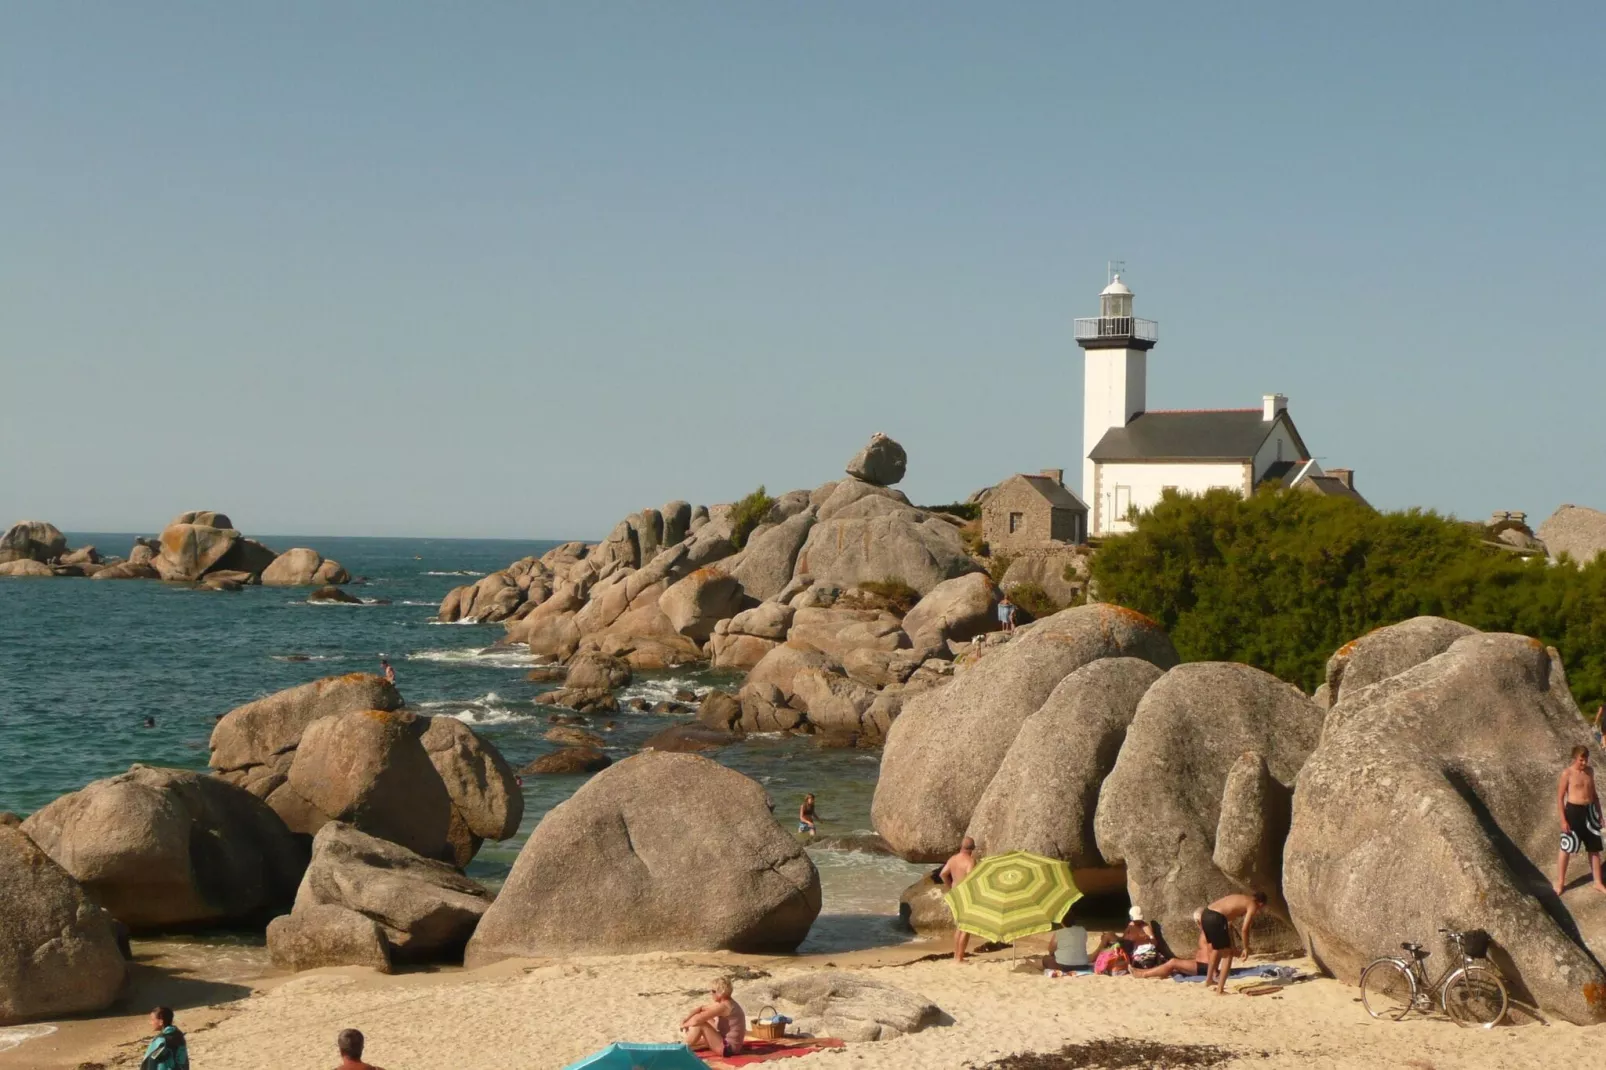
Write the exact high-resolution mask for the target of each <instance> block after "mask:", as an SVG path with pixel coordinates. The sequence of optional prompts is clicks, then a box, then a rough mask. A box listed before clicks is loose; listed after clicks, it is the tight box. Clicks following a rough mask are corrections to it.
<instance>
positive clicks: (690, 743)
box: [641, 724, 738, 754]
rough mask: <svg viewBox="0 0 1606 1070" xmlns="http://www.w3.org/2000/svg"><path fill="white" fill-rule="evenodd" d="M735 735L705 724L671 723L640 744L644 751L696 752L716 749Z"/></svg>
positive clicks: (733, 740) (735, 738) (730, 742)
mask: <svg viewBox="0 0 1606 1070" xmlns="http://www.w3.org/2000/svg"><path fill="white" fill-rule="evenodd" d="M737 738H738V737H737V736H735V735H733V734H732V733H730V732H723V731H720V730H719V729H717V728H712V727H710V726H709V725H707V724H672V725H670V726H669V727H668V728H664V729H660V730H659V731H657V732H654V733H653V734H652V735H651V736H648V737H647V740H646V742H644V743H643V744H642V745H641V749H642V750H644V751H663V752H665V753H670V754H697V753H699V752H702V751H710V750H718V749H719V748H721V747H726V746H729V745H730V744H732V743H735V742H736V740H737Z"/></svg>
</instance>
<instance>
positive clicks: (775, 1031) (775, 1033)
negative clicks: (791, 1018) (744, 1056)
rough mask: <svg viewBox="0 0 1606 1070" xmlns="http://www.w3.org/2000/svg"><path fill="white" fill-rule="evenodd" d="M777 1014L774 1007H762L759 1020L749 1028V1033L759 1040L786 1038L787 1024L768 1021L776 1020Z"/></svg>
mask: <svg viewBox="0 0 1606 1070" xmlns="http://www.w3.org/2000/svg"><path fill="white" fill-rule="evenodd" d="M777 1013H778V1012H777V1011H776V1010H775V1008H774V1007H770V1006H764V1007H760V1008H759V1011H758V1018H757V1019H756V1020H755V1021H753V1022H752V1023H751V1024H750V1025H749V1026H748V1027H747V1031H748V1032H749V1033H752V1034H753V1035H754V1036H755V1037H757V1038H758V1039H759V1040H780V1039H781V1038H782V1037H784V1036H786V1023H785V1022H776V1021H766V1019H772V1018H774V1017H775V1016H776V1014H777Z"/></svg>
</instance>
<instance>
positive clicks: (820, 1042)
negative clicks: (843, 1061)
mask: <svg viewBox="0 0 1606 1070" xmlns="http://www.w3.org/2000/svg"><path fill="white" fill-rule="evenodd" d="M840 1047H843V1043H842V1041H840V1040H838V1039H837V1038H836V1037H785V1038H783V1039H781V1040H749V1041H747V1042H746V1043H745V1044H743V1045H742V1053H741V1054H740V1055H730V1056H722V1055H710V1054H709V1053H708V1052H706V1051H700V1052H698V1053H697V1054H698V1055H700V1056H701V1057H702V1060H703V1062H705V1063H707V1064H708V1065H709V1066H711V1067H713V1068H714V1070H727V1068H731V1067H737V1066H752V1065H753V1064H754V1063H767V1062H769V1061H770V1060H771V1059H795V1058H797V1057H798V1056H800V1055H812V1054H814V1053H815V1052H817V1051H823V1050H825V1049H826V1048H840Z"/></svg>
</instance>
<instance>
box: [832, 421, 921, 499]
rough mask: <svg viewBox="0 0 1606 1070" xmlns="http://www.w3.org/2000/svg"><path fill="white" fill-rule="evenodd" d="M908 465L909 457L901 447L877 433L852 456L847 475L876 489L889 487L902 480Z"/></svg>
mask: <svg viewBox="0 0 1606 1070" xmlns="http://www.w3.org/2000/svg"><path fill="white" fill-rule="evenodd" d="M908 465H909V455H908V454H907V453H905V452H904V449H903V447H902V446H900V445H898V444H897V443H896V442H894V441H893V440H892V439H890V438H888V437H887V436H886V435H883V434H882V433H881V432H879V431H877V432H876V433H875V434H873V435H871V436H870V441H869V442H868V443H867V444H866V445H865V447H864V449H862V450H860V451H859V452H858V453H855V454H854V455H853V459H852V460H851V461H849V462H848V467H847V473H848V475H850V476H852V477H853V478H854V479H862V480H864V481H865V482H866V483H874V484H875V485H876V486H878V487H890V486H892V485H893V484H894V483H897V482H899V481H901V480H902V479H903V474H904V471H905V469H907V467H908Z"/></svg>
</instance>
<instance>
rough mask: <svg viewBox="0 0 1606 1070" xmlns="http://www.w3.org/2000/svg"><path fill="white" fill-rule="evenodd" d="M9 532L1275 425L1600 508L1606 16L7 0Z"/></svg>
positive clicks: (0, 116)
mask: <svg viewBox="0 0 1606 1070" xmlns="http://www.w3.org/2000/svg"><path fill="white" fill-rule="evenodd" d="M5 22H6V29H5V32H4V34H0V451H3V460H0V526H3V525H4V524H6V523H10V522H11V521H12V520H20V519H24V518H28V519H43V520H49V521H52V522H54V523H56V524H57V525H58V526H59V527H61V528H63V529H66V530H75V531H151V532H154V531H157V530H159V529H160V528H161V527H162V526H163V525H164V524H165V523H166V522H167V521H168V520H169V519H170V518H171V517H172V516H173V515H175V514H177V513H179V512H181V511H183V510H187V509H218V510H222V511H224V512H227V513H228V514H229V515H230V516H231V517H232V518H233V519H234V521H235V523H236V525H237V526H239V527H241V528H242V529H244V530H246V531H247V532H251V533H257V534H268V533H304V534H340V535H432V536H474V537H511V538H569V537H584V538H595V537H599V536H601V535H603V534H605V533H606V532H607V531H608V529H609V528H610V527H611V526H612V525H613V524H614V522H615V521H617V520H618V519H619V518H620V517H622V516H624V515H625V514H627V513H629V512H631V511H634V510H636V509H640V508H642V507H645V506H652V505H658V504H660V503H662V502H664V501H667V500H672V499H677V498H684V499H687V500H690V501H693V502H721V501H730V500H733V499H735V498H738V497H740V496H742V495H743V494H745V493H747V492H748V491H750V490H751V489H753V488H754V487H755V486H757V485H759V484H763V485H765V486H766V487H767V488H768V489H769V490H770V491H771V492H772V493H778V492H780V491H782V490H786V489H790V488H793V487H812V486H815V485H818V484H820V483H823V482H825V481H826V480H829V479H833V478H836V477H838V476H839V475H840V474H841V471H842V466H843V465H844V464H845V463H846V462H847V460H848V459H849V457H851V456H852V454H853V453H854V452H855V450H857V449H858V447H859V446H860V445H862V443H863V442H864V441H865V440H866V439H867V438H868V436H869V435H870V434H871V433H872V432H875V431H883V432H885V433H887V434H890V435H892V436H893V437H894V438H896V439H897V440H899V441H900V442H901V443H902V444H903V445H904V446H905V447H906V449H907V450H908V453H909V472H908V476H907V478H906V479H905V481H904V483H903V485H902V488H903V489H904V490H905V491H906V492H907V493H908V494H909V495H910V497H911V498H912V499H913V500H915V501H916V502H917V503H923V504H937V503H942V502H949V501H954V500H959V499H963V498H965V497H966V496H967V495H969V494H970V493H971V492H972V491H974V490H976V489H978V488H980V487H984V486H987V485H989V484H992V483H995V482H997V481H998V480H1000V479H1003V478H1005V477H1007V476H1008V475H1010V474H1012V473H1014V472H1017V471H1032V472H1034V471H1037V470H1039V469H1042V468H1048V467H1061V468H1064V469H1065V470H1066V477H1067V480H1068V482H1070V483H1071V484H1072V485H1073V486H1074V485H1075V484H1077V483H1079V481H1080V470H1081V465H1080V462H1081V440H1082V433H1081V405H1082V399H1081V394H1082V353H1081V351H1080V350H1079V349H1078V348H1077V347H1076V345H1075V343H1074V341H1073V340H1072V327H1071V321H1072V319H1073V318H1074V317H1076V316H1079V315H1082V316H1086V315H1092V314H1095V313H1096V310H1097V296H1096V295H1097V294H1098V291H1099V290H1100V289H1101V288H1102V287H1103V285H1104V283H1105V279H1106V265H1107V263H1108V262H1109V261H1110V260H1112V259H1115V260H1122V261H1125V263H1126V265H1127V272H1126V275H1125V278H1126V280H1127V281H1128V282H1129V284H1130V285H1131V286H1132V288H1133V290H1134V291H1135V292H1136V294H1137V297H1136V312H1137V314H1138V315H1140V316H1145V317H1149V318H1153V319H1156V320H1158V321H1159V324H1160V343H1159V345H1158V346H1156V348H1155V350H1154V351H1153V353H1152V354H1151V356H1150V363H1149V387H1148V400H1149V406H1150V407H1151V408H1155V409H1160V408H1217V407H1229V408H1230V407H1250V406H1258V405H1259V399H1260V396H1261V395H1262V394H1264V393H1268V392H1273V391H1280V392H1282V393H1285V394H1287V395H1289V397H1290V411H1291V413H1292V415H1293V417H1294V419H1295V421H1296V423H1297V425H1298V427H1299V429H1300V432H1301V434H1302V436H1303V438H1304V440H1305V442H1306V443H1307V445H1308V446H1309V448H1310V449H1311V451H1312V453H1313V454H1314V455H1315V456H1316V457H1317V458H1318V460H1319V461H1320V462H1321V463H1323V464H1324V465H1328V466H1342V467H1349V468H1353V469H1355V472H1356V476H1355V479H1356V486H1357V488H1358V489H1360V490H1361V491H1362V492H1363V493H1364V494H1366V495H1367V497H1368V498H1370V500H1371V501H1372V502H1373V503H1374V504H1375V505H1377V506H1379V507H1381V508H1388V509H1398V508H1406V507H1411V506H1421V507H1423V508H1433V509H1437V510H1440V511H1441V512H1451V513H1455V514H1457V515H1460V516H1463V517H1467V518H1478V517H1483V516H1485V515H1486V514H1487V513H1489V512H1490V511H1492V510H1495V509H1523V510H1526V511H1527V512H1528V513H1529V515H1530V518H1532V519H1533V520H1534V522H1535V523H1537V520H1538V519H1539V518H1542V517H1544V516H1546V515H1548V514H1549V513H1550V512H1551V511H1552V510H1553V509H1554V508H1555V507H1556V506H1557V505H1558V504H1560V503H1562V502H1574V503H1578V504H1586V505H1593V506H1596V507H1599V508H1606V482H1603V480H1602V477H1601V475H1600V469H1601V463H1602V461H1603V459H1606V449H1603V434H1606V431H1603V422H1602V419H1601V414H1600V410H1601V403H1602V398H1603V396H1606V361H1603V360H1602V357H1603V348H1606V347H1603V344H1602V338H1603V336H1606V302H1603V301H1602V297H1601V295H1602V292H1603V290H1606V225H1603V221H1602V204H1603V198H1602V191H1603V190H1606V129H1603V125H1602V115H1603V107H1606V65H1602V64H1601V63H1600V62H1599V46H1600V42H1601V41H1602V40H1603V39H1606V8H1603V7H1602V6H1600V5H1598V4H1596V5H1588V4H1578V5H1574V6H1565V5H1559V4H1558V5H1548V4H1547V5H1538V6H1534V7H1530V8H1518V7H1512V6H1511V5H1496V4H1485V3H1454V4H1452V3H1439V4H1430V3H1414V4H1398V3H1388V4H1381V3H1380V4H1365V3H1347V4H1323V5H1309V4H1307V5H1288V4H1264V5H1250V4H1239V3H1234V4H1226V5H1201V4H1196V3H1177V4H1158V3H1145V4H1083V3H1070V2H1053V3H1025V2H1019V3H1003V4H976V3H969V2H966V3H946V2H933V0H919V2H909V3H894V2H890V0H885V2H884V0H877V2H875V3H868V4H867V3H861V2H857V0H854V2H847V0H837V2H832V0H826V2H819V3H808V4H768V3H736V2H728V3H707V2H699V0H677V2H676V3H647V2H636V3H630V2H599V3H564V4H550V3H548V4H537V3H484V2H482V3H465V4H451V5H447V4H437V3H408V2H403V0H387V2H385V3H379V2H361V3H359V2H352V3H344V4H326V3H321V2H320V3H308V2H285V0H280V2H276V3H273V4H255V5H247V4H211V3H199V2H195V3H176V2H160V3H158V2H152V3H144V4H137V5H136V4H127V5H108V4H90V3H79V2H65V3H60V4H16V5H10V6H8V8H7V10H6V19H5Z"/></svg>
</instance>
